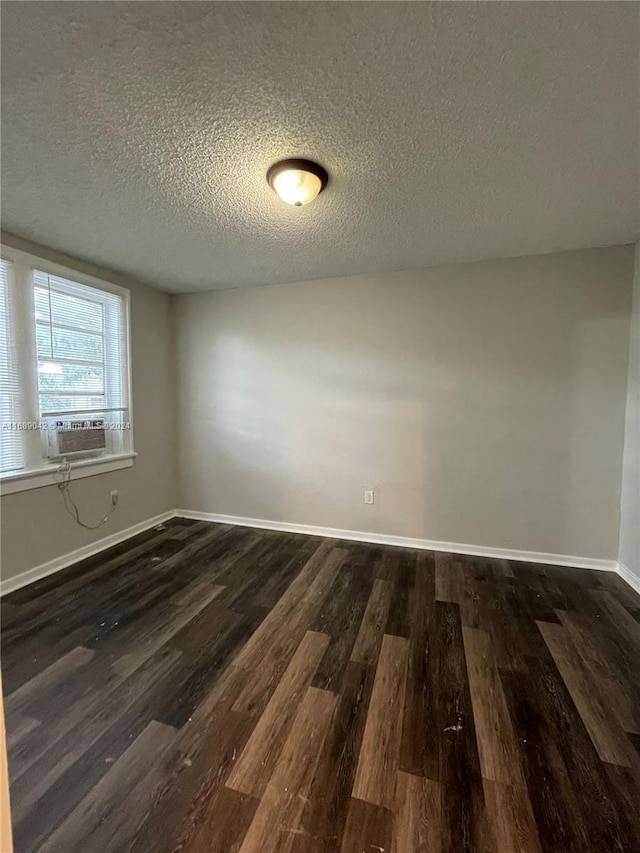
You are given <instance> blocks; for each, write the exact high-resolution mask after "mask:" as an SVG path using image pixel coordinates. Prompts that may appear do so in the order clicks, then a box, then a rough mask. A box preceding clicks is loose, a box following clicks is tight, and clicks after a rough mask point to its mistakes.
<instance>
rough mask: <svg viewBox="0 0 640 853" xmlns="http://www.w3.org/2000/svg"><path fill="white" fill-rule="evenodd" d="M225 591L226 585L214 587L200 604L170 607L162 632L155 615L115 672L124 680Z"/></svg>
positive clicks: (133, 640)
mask: <svg viewBox="0 0 640 853" xmlns="http://www.w3.org/2000/svg"><path fill="white" fill-rule="evenodd" d="M223 591H224V587H223V586H219V585H217V584H214V585H213V586H212V587H211V588H210V589H209V590H208V591H203V594H202V596H201V597H200V598H199V599H198V600H197V601H193V602H191V604H189V605H182V606H174V607H168V608H167V609H166V610H165V613H164V619H163V620H162V628H160V629H159V628H158V625H157V621H156V620H157V614H155V613H154V614H153V618H152V619H150V620H149V623H148V624H147V625H142V626H140V627H139V628H138V629H137V630H136V631H135V632H133V634H132V636H131V640H130V641H129V642H130V645H131V650H130V651H125V652H124V653H123V654H122V655H120V656H119V657H118V659H117V660H116V662H115V663H114V666H113V669H114V672H116V673H118V674H119V675H121V676H123V677H126V676H128V675H131V673H132V672H135V670H136V669H138V668H139V667H140V666H141V665H142V664H143V663H144V661H145V660H147V659H148V658H150V657H151V656H152V655H153V654H154V653H155V652H157V651H158V650H159V649H161V648H162V646H163V645H164V644H165V643H166V642H167V641H168V640H170V639H171V637H173V636H174V634H177V633H178V631H180V629H181V628H183V627H184V626H185V625H188V624H189V622H191V620H192V619H194V618H195V617H196V616H197V615H198V613H200V611H201V610H203V609H204V608H205V607H206V606H207V605H208V604H210V603H211V602H212V601H213V600H214V599H215V598H217V597H218V596H219V595H220V593H222V592H223Z"/></svg>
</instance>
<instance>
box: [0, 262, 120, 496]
mask: <svg viewBox="0 0 640 853" xmlns="http://www.w3.org/2000/svg"><path fill="white" fill-rule="evenodd" d="M0 272H1V276H0V333H1V340H0V381H1V388H0V426H1V433H0V438H1V444H0V479H1V480H2V484H3V485H2V491H3V493H6V492H8V491H18V490H21V489H23V488H35V487H36V486H40V485H47V484H49V483H51V482H53V481H54V480H53V474H54V473H55V471H56V470H57V468H58V467H59V465H60V461H61V458H62V457H64V458H66V459H67V460H68V461H69V462H70V463H71V464H72V467H73V468H74V472H73V473H72V477H73V478H74V479H75V478H76V477H78V476H89V475H90V474H93V473H101V471H103V470H113V468H116V467H125V465H127V466H128V465H131V464H132V457H133V456H134V454H133V447H132V443H133V439H132V432H131V411H130V393H129V345H128V341H129V335H128V291H126V290H124V289H123V288H119V287H116V286H115V285H110V284H107V283H103V282H98V281H97V280H95V279H89V278H87V277H84V276H81V275H79V274H77V275H76V274H75V273H73V272H72V271H70V270H64V269H62V268H60V267H57V266H54V265H50V264H45V263H44V262H43V261H40V260H39V259H37V258H33V257H31V256H29V255H26V254H25V253H22V252H17V251H14V250H7V251H5V250H4V249H3V259H2V262H1V266H0ZM88 428H91V429H92V430H96V429H97V428H99V429H100V430H101V432H100V437H98V436H97V435H96V434H95V432H93V433H92V434H91V440H85V438H86V437H87V436H88V433H87V432H86V430H87V429H88ZM70 429H73V430H82V431H83V436H82V441H80V434H79V433H77V432H74V438H73V440H72V441H69V439H70V438H71V436H70V435H66V436H63V435H62V433H63V432H64V431H68V430H70ZM63 438H64V441H63ZM63 446H64V448H65V450H64V452H63V450H62V448H63ZM70 447H72V448H73V451H74V452H71V453H68V448H70ZM123 460H124V461H123ZM115 461H118V464H115ZM22 480H29V481H30V482H28V483H20V482H18V481H22Z"/></svg>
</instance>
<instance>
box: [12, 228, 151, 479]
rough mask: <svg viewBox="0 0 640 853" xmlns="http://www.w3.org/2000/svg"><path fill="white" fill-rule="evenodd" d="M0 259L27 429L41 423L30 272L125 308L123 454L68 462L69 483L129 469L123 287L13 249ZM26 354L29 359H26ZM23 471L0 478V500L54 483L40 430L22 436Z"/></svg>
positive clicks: (126, 296)
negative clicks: (9, 288) (7, 280)
mask: <svg viewBox="0 0 640 853" xmlns="http://www.w3.org/2000/svg"><path fill="white" fill-rule="evenodd" d="M0 253H1V256H2V258H3V259H5V260H7V261H10V262H11V263H12V265H13V288H14V294H13V296H14V300H13V301H14V306H15V308H14V310H15V324H16V328H17V330H18V332H19V333H20V334H21V337H22V341H23V342H22V345H21V346H20V347H19V349H18V358H17V362H18V365H17V368H18V377H19V386H20V389H21V391H22V398H21V404H22V417H23V419H24V422H26V423H38V422H39V421H40V420H41V418H40V408H39V397H38V377H37V363H38V357H37V346H36V323H35V304H34V290H35V286H34V270H39V271H41V272H44V273H48V274H49V275H55V276H58V277H60V278H63V279H68V280H70V281H72V282H74V283H77V284H80V285H85V286H87V287H92V288H95V289H97V290H102V291H105V292H106V293H113V294H115V295H117V296H120V297H121V298H122V299H123V305H124V314H125V317H124V320H125V322H124V326H125V338H124V346H125V348H126V355H127V376H126V380H127V389H128V418H127V420H128V422H129V423H130V425H131V426H130V429H129V430H127V433H128V440H127V444H126V446H125V449H124V450H123V452H118V453H111V454H109V453H103V454H101V455H96V456H92V457H86V458H80V459H76V460H73V461H70V466H71V479H72V480H76V479H80V478H82V477H91V476H94V475H96V474H103V473H106V472H108V471H116V470H118V469H121V468H130V467H131V466H132V465H133V463H134V459H135V457H136V456H137V453H136V452H135V450H134V447H135V444H134V433H133V418H134V415H133V390H132V389H133V385H132V371H131V293H130V291H129V290H128V289H127V288H126V287H121V286H120V285H118V284H114V283H113V282H110V281H105V280H104V279H100V278H96V277H95V276H91V275H87V274H86V273H83V272H80V271H78V270H76V269H73V268H71V267H65V266H62V265H61V264H57V263H54V262H52V261H48V260H47V259H46V258H42V257H40V256H38V255H33V254H30V253H28V252H23V251H21V250H18V249H12V248H10V247H9V246H5V245H4V244H2V245H0ZM26 353H29V355H28V356H27V355H26ZM24 436H25V440H24V458H25V464H24V468H22V469H21V470H19V471H14V472H11V473H4V474H2V473H0V494H2V495H6V494H13V493H14V492H21V491H26V490H28V489H37V488H41V487H42V486H49V485H53V484H54V483H55V482H56V481H55V479H54V475H55V473H56V471H57V469H58V468H59V465H60V463H59V462H57V461H55V460H53V461H49V460H48V459H47V458H46V457H45V456H44V450H43V447H44V444H43V442H42V437H41V435H40V431H39V430H25V431H24Z"/></svg>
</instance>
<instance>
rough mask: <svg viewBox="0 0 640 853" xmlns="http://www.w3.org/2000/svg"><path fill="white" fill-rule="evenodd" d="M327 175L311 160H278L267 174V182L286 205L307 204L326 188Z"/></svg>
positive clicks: (300, 205)
mask: <svg viewBox="0 0 640 853" xmlns="http://www.w3.org/2000/svg"><path fill="white" fill-rule="evenodd" d="M328 180H329V175H328V174H327V171H326V169H323V168H322V166H320V165H319V164H318V163H314V162H313V161H312V160H280V162H278V163H274V164H273V166H271V168H270V169H269V171H268V172H267V182H268V184H269V186H270V187H271V189H272V190H274V191H275V192H276V193H277V194H278V195H279V196H280V198H281V199H282V201H286V203H287V204H292V205H294V206H295V207H302V205H303V204H309V202H310V201H313V200H314V198H315V197H316V196H317V195H318V193H321V192H322V190H323V189H324V188H325V187H326V185H327V181H328Z"/></svg>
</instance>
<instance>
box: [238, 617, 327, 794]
mask: <svg viewBox="0 0 640 853" xmlns="http://www.w3.org/2000/svg"><path fill="white" fill-rule="evenodd" d="M328 644H329V637H328V636H327V635H326V634H319V633H317V632H315V631H307V633H306V634H305V636H304V638H303V640H302V642H301V643H300V646H299V648H298V650H297V652H296V653H295V655H294V656H293V658H292V660H291V663H290V664H289V666H288V667H287V669H286V670H285V672H284V675H283V676H282V679H281V681H280V683H279V684H278V687H277V688H276V690H275V692H274V694H273V696H272V697H271V700H270V702H269V704H268V705H267V707H266V708H265V711H264V713H263V714H262V716H261V717H260V719H259V720H258V722H257V724H256V727H255V728H254V730H253V734H252V735H251V737H250V738H249V742H248V743H247V745H246V746H245V748H244V750H243V751H242V754H241V755H240V757H239V759H238V761H237V762H236V764H235V767H234V769H233V772H232V773H231V776H230V777H229V779H228V780H227V785H228V786H229V787H230V788H233V789H234V790H236V791H238V792H239V793H243V794H248V795H250V796H253V797H257V798H260V797H261V796H262V795H263V793H264V789H265V788H266V786H267V783H268V781H269V779H270V778H271V774H272V772H273V769H274V767H275V765H276V762H277V760H278V757H279V755H280V752H281V750H282V746H283V744H284V741H285V739H286V736H287V735H288V733H289V728H290V726H291V723H292V722H293V720H294V718H295V716H296V712H297V710H298V707H299V705H300V703H301V701H302V699H303V697H304V696H305V694H306V692H307V688H308V687H309V686H310V683H311V680H312V678H313V675H314V673H315V671H316V669H317V667H318V664H319V663H320V660H321V659H322V656H323V654H324V652H325V649H326V648H327V646H328Z"/></svg>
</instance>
